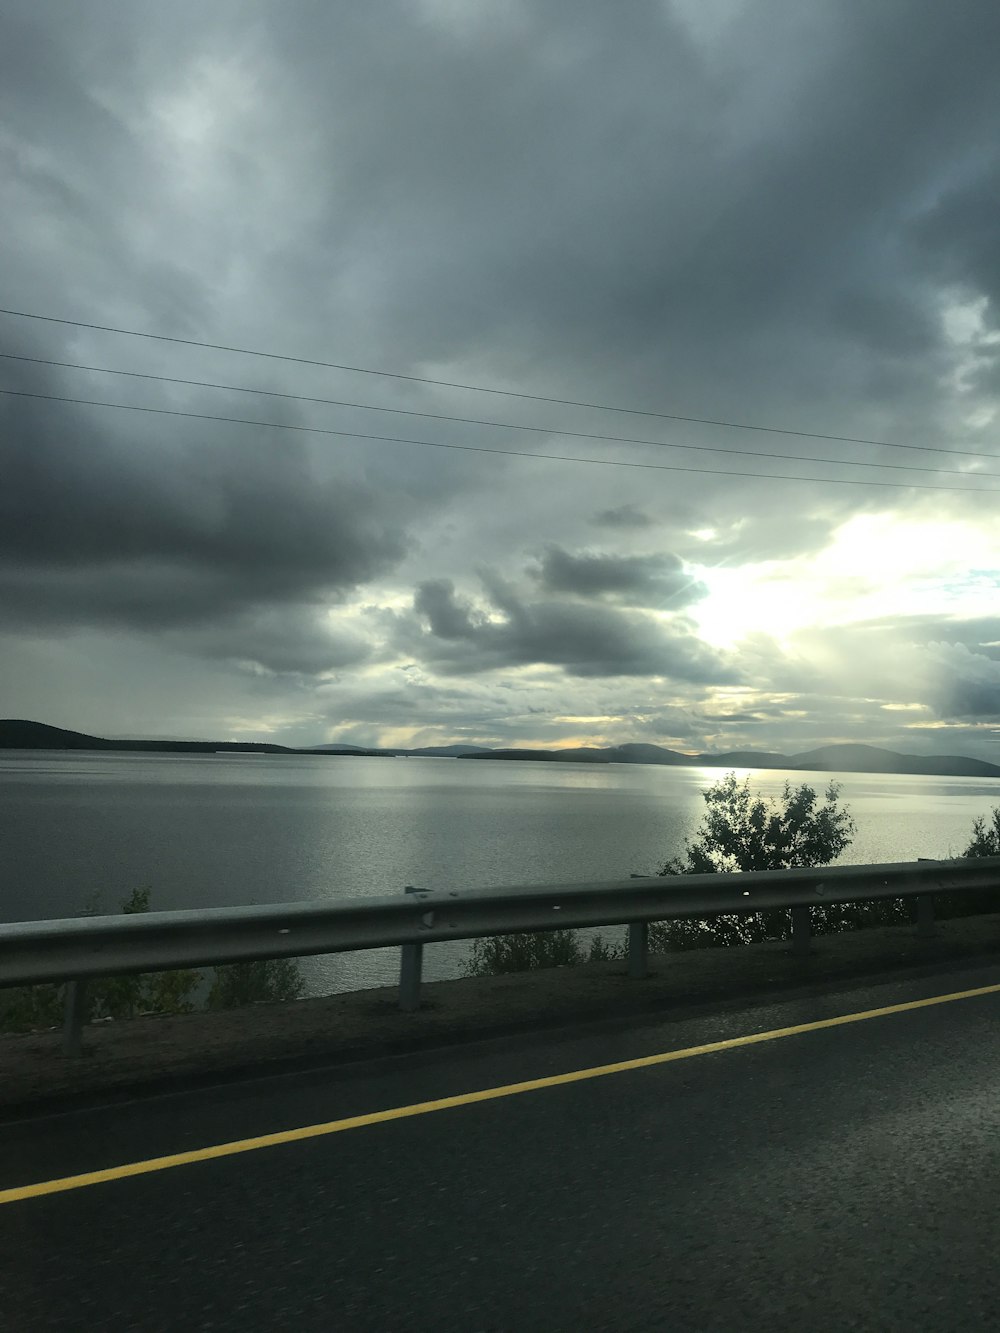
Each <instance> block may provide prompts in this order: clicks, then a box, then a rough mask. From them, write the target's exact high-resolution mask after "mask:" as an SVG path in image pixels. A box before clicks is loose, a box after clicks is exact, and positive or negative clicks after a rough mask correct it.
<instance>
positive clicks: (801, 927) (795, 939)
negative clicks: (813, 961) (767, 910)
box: [792, 907, 810, 957]
mask: <svg viewBox="0 0 1000 1333" xmlns="http://www.w3.org/2000/svg"><path fill="white" fill-rule="evenodd" d="M809 928H810V920H809V908H808V907H793V908H792V953H794V954H798V955H799V956H800V957H803V956H804V955H805V954H807V953H808V952H809Z"/></svg>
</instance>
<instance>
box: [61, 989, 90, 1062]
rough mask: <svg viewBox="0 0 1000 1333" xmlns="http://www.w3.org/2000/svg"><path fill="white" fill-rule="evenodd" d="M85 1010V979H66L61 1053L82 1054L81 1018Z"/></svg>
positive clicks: (69, 1054)
mask: <svg viewBox="0 0 1000 1333" xmlns="http://www.w3.org/2000/svg"><path fill="white" fill-rule="evenodd" d="M86 1011H87V983H86V981H67V983H66V1000H65V1009H64V1016H63V1055H68V1056H70V1057H71V1058H75V1057H76V1056H79V1055H82V1054H83V1020H84V1018H85V1017H86Z"/></svg>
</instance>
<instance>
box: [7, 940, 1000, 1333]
mask: <svg viewBox="0 0 1000 1333" xmlns="http://www.w3.org/2000/svg"><path fill="white" fill-rule="evenodd" d="M983 987H993V988H994V989H993V990H990V991H988V992H987V993H985V994H978V995H971V996H969V995H966V996H965V997H964V998H959V999H941V998H940V997H946V996H949V995H952V994H954V993H956V992H966V991H969V990H975V989H979V988H983ZM918 1000H934V1001H935V1002H934V1003H930V1004H924V1005H920V1006H919V1007H912V1008H904V1009H902V1010H897V1011H895V1012H888V1013H880V1014H876V1015H875V1016H872V1017H860V1018H858V1017H855V1016H857V1015H859V1014H865V1013H867V1012H868V1011H871V1010H873V1009H883V1008H885V1007H887V1006H897V1005H910V1004H912V1003H913V1002H914V1001H918ZM841 1017H844V1018H849V1019H850V1021H846V1022H843V1023H833V1024H831V1022H830V1020H831V1019H834V1018H841ZM801 1025H805V1028H804V1030H800V1031H796V1032H791V1033H789V1032H787V1031H785V1029H787V1028H788V1027H790V1026H801ZM748 1038H750V1039H751V1040H747V1039H748ZM713 1043H727V1044H725V1045H723V1046H722V1047H718V1046H716V1047H715V1048H714V1049H710V1050H708V1051H704V1050H699V1049H698V1048H701V1047H703V1046H705V1045H706V1044H713ZM663 1057H669V1058H663ZM620 1062H632V1064H631V1067H629V1068H625V1069H618V1070H616V1071H610V1072H609V1071H607V1070H606V1069H604V1068H603V1067H605V1066H607V1065H608V1064H614V1063H620ZM595 1071H597V1072H595ZM564 1075H572V1078H571V1079H569V1080H568V1081H567V1080H564V1079H563V1078H562V1076H564ZM536 1079H537V1080H540V1081H541V1082H540V1085H539V1086H535V1087H533V1088H530V1089H520V1088H518V1087H517V1086H512V1085H518V1084H521V1083H523V1082H524V1081H526V1080H536ZM483 1090H493V1092H492V1093H491V1094H490V1096H489V1097H488V1098H486V1099H485V1100H470V1099H469V1098H468V1096H467V1094H470V1093H476V1092H482V1091H483ZM448 1098H452V1099H454V1101H453V1102H451V1103H449V1104H447V1105H445V1106H431V1107H427V1106H425V1105H423V1104H424V1103H428V1102H431V1103H434V1102H440V1101H441V1100H442V1099H448ZM399 1108H404V1109H405V1114H402V1115H400V1114H394V1115H393V1117H392V1118H383V1117H382V1115H381V1113H383V1112H386V1111H390V1110H391V1111H398V1109H399ZM350 1118H356V1120H353V1121H351V1120H350ZM345 1119H348V1120H349V1123H348V1124H347V1125H344V1124H343V1123H342V1122H343V1121H344V1120H345ZM310 1126H319V1127H321V1128H320V1129H318V1130H310V1134H311V1137H305V1138H295V1137H294V1132H295V1131H297V1130H299V1129H302V1128H307V1127H310ZM259 1136H278V1138H279V1140H280V1141H278V1142H271V1143H270V1144H266V1145H260V1144H255V1143H253V1142H247V1141H248V1140H253V1139H255V1138H258V1137H259ZM221 1144H234V1145H236V1147H237V1148H238V1151H236V1150H234V1151H232V1152H231V1153H230V1155H225V1156H221V1157H212V1156H209V1155H206V1153H205V1150H206V1149H213V1147H215V1146H217V1145H221ZM176 1154H188V1156H187V1157H186V1158H184V1159H183V1160H182V1161H181V1162H179V1163H178V1162H175V1163H173V1164H171V1163H170V1162H164V1161H163V1160H162V1159H163V1158H164V1157H169V1156H171V1155H176ZM130 1163H132V1164H134V1163H145V1164H146V1165H145V1166H144V1167H142V1173H141V1174H137V1175H134V1176H128V1175H122V1174H121V1168H122V1167H123V1166H125V1165H127V1164H130ZM151 1168H152V1169H151ZM102 1171H106V1172H107V1173H108V1177H107V1178H100V1179H97V1180H94V1179H92V1178H90V1179H88V1175H89V1173H94V1172H102ZM75 1177H81V1178H80V1179H70V1180H69V1182H68V1183H69V1185H70V1187H69V1188H63V1187H60V1188H59V1189H58V1191H57V1192H53V1193H47V1194H46V1193H42V1194H36V1193H34V1192H33V1191H34V1190H35V1188H36V1187H38V1186H40V1185H42V1186H44V1185H45V1182H50V1181H54V1180H65V1179H66V1178H75ZM0 1191H5V1193H3V1194H0V1200H3V1201H2V1202H0V1287H2V1299H0V1324H2V1326H3V1327H4V1328H9V1329H11V1330H17V1331H18V1333H33V1330H36V1329H38V1330H41V1329H60V1330H61V1329H65V1330H88V1333H89V1331H90V1330H96V1329H102V1330H103V1329H107V1330H112V1331H114V1333H117V1331H118V1330H125V1329H142V1330H147V1329H148V1330H161V1329H162V1330H168V1329H170V1330H173V1329H183V1330H203V1329H204V1330H209V1329H226V1330H229V1329H233V1330H241V1333H248V1331H249V1330H256V1329H294V1330H313V1329H316V1330H338V1333H339V1331H340V1330H394V1329H406V1330H419V1331H422V1330H435V1333H437V1331H438V1330H452V1329H454V1330H462V1331H463V1333H467V1331H469V1330H518V1331H519V1333H520V1331H521V1330H536V1329H537V1330H561V1329H569V1330H591V1329H597V1330H599V1329H615V1330H632V1329H635V1330H640V1329H643V1330H645V1329H664V1330H671V1331H672V1333H673V1331H677V1330H716V1329H717V1330H727V1333H733V1330H744V1329H747V1330H756V1329H761V1330H764V1329H766V1330H768V1331H769V1333H773V1330H775V1329H783V1330H798V1329H802V1330H806V1329H808V1330H811V1331H812V1330H826V1329H872V1330H879V1331H880V1333H882V1331H884V1330H894V1329H900V1330H903V1329H905V1330H907V1331H908V1333H914V1330H934V1331H935V1333H940V1330H943V1329H948V1330H961V1329H996V1327H997V1326H998V1323H1000V1264H998V1263H997V1258H996V1237H997V1234H998V1233H1000V966H994V967H989V968H982V967H980V968H976V969H968V970H961V971H959V970H953V971H949V972H944V971H942V972H940V973H938V974H937V975H934V976H924V977H923V978H922V979H919V980H913V979H911V980H908V981H900V980H898V979H897V980H895V981H893V982H889V983H886V984H882V985H874V986H867V987H865V988H857V989H853V990H846V989H845V990H841V991H839V992H836V993H824V994H813V995H798V996H796V997H792V998H788V997H784V998H782V999H781V1000H780V1002H774V1003H766V1004H759V1005H755V1006H753V1007H735V1006H734V1007H732V1008H729V1009H728V1010H722V1011H720V1010H719V1009H716V1010H714V1011H703V1012H698V1013H694V1012H691V1013H687V1014H685V1015H681V1016H678V1017H676V1018H675V1019H674V1020H673V1021H669V1022H665V1021H662V1020H658V1021H657V1022H656V1023H650V1024H647V1025H645V1026H640V1027H634V1026H633V1027H631V1028H628V1027H625V1026H623V1025H620V1024H619V1025H608V1026H604V1027H601V1026H598V1027H593V1028H590V1029H588V1030H587V1031H584V1032H574V1033H568V1032H561V1033H555V1034H553V1033H548V1034H539V1035H538V1036H537V1037H535V1038H533V1039H528V1038H520V1039H517V1040H514V1039H507V1040H504V1041H502V1042H491V1043H488V1044H483V1045H481V1046H477V1047H468V1046H466V1047H460V1048H456V1049H453V1050H449V1051H438V1052H435V1053H432V1054H422V1055H420V1056H419V1057H407V1058H400V1059H394V1060H391V1061H383V1062H379V1063H372V1064H368V1065H355V1066H351V1067H340V1068H336V1069H330V1070H318V1071H312V1072H310V1073H307V1074H303V1073H297V1074H294V1075H283V1076H280V1077H272V1078H267V1079H260V1080H256V1081H250V1082H243V1083H239V1084H231V1085H228V1086H222V1087H217V1088H210V1089H203V1090H199V1091H186V1092H183V1093H177V1094H175V1095H170V1096H159V1097H153V1098H146V1099H142V1100H136V1101H132V1102H125V1103H118V1104H110V1105H108V1106H104V1107H92V1108H88V1109H83V1108H80V1109H75V1110H71V1111H66V1112H63V1113H60V1114H57V1115H49V1116H44V1117H36V1118H33V1119H28V1120H23V1121H18V1122H15V1123H9V1124H6V1125H2V1126H0Z"/></svg>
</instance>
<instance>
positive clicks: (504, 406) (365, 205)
mask: <svg viewBox="0 0 1000 1333" xmlns="http://www.w3.org/2000/svg"><path fill="white" fill-rule="evenodd" d="M998 208H1000V7H998V6H997V5H996V4H995V2H994V0H953V2H952V3H951V4H948V5H942V4H940V3H938V0H878V3H874V4H864V5H862V4H858V3H857V0H753V2H752V3H751V2H750V0H626V2H625V3H623V4H620V5H609V4H606V3H604V2H603V0H602V2H600V3H598V2H597V0H574V3H572V4H570V3H568V0H563V2H562V3H559V2H557V0H551V2H546V0H536V2H535V3H528V0H407V3H398V4H397V3H390V2H389V0H371V3H369V4H366V5H356V4H349V3H344V2H343V0H315V2H314V0H281V3H280V4H279V3H277V0H271V2H270V3H262V2H261V0H239V3H231V2H230V0H214V2H213V4H211V5H205V4H202V3H198V4H194V3H189V0H172V3H171V4H169V5H163V4H161V3H155V4H154V3H152V0H130V3H128V4H123V3H121V2H120V0H115V2H114V3H109V2H108V0H88V3H87V4H86V5H80V4H78V3H76V0H47V3H45V4H44V5H39V4H37V3H35V2H34V0H8V2H7V3H6V4H5V5H4V7H3V15H2V17H0V216H2V217H3V219H4V226H3V228H2V229H0V272H2V273H3V284H2V304H3V307H4V308H5V310H7V311H8V312H19V313H3V314H0V352H2V354H3V355H2V357H0V389H2V390H3V393H0V716H5V717H19V718H31V719H34V720H37V721H44V722H48V723H51V724H53V725H57V726H62V727H69V728H73V729H76V730H81V731H86V732H91V733H95V734H99V735H105V736H115V737H124V736H155V737H176V738H210V739H221V740H229V739H232V740H241V741H248V740H268V741H276V742H279V743H282V744H289V745H309V744H320V743H330V742H337V741H340V742H344V743H348V744H356V745H378V744H381V745H413V746H418V745H432V744H447V743H451V742H469V743H476V744H483V745H490V746H511V745H542V746H553V747H555V746H559V745H571V744H572V745H578V744H597V745H601V744H614V743H621V742H626V741H652V742H655V743H658V744H661V745H666V746H670V747H673V748H676V749H680V750H685V751H704V750H715V751H718V750H729V749H735V748H746V747H753V748H758V749H766V750H768V749H770V750H773V749H777V750H783V751H786V752H794V751H801V750H805V749H809V748H812V747H814V746H817V745H822V744H827V743H835V742H845V741H847V742H854V741H864V742H868V743H872V744H881V745H888V746H890V747H892V748H895V749H900V750H904V751H908V752H912V753H921V754H922V753H958V754H967V755H974V756H979V757H981V758H985V759H994V760H997V761H1000V598H998V580H1000V523H997V521H996V514H997V508H998V506H997V500H998V499H1000V417H998V406H1000V314H998V312H1000V227H998V226H997V217H998ZM95 325H99V326H102V328H95V327H87V326H95ZM112 329H117V330H128V331H131V332H128V333H125V332H111V331H109V330H112ZM136 334H147V335H156V336H155V337H140V336H135V335H136ZM195 344H202V345H195ZM204 344H213V345H214V346H211V347H209V346H205V345H204ZM223 349H230V350H223ZM233 349H235V350H233ZM263 353H266V354H267V355H261V354H263ZM53 362H59V363H62V364H59V365H56V364H52V363H53ZM317 363H321V364H317ZM88 368H89V369H88ZM102 372H103V373H102ZM107 372H118V373H107ZM122 372H130V374H124V373H122ZM181 381H186V382H181ZM213 386H216V387H213ZM217 386H222V387H217ZM455 386H466V387H455ZM81 400H89V401H81ZM317 400H324V401H317ZM107 404H114V405H115V406H108V405H107ZM185 414H186V415H185ZM220 418H228V420H220ZM234 418H238V419H239V420H233V419H234ZM725 423H729V424H725ZM758 428H764V429H758ZM324 432H326V433H324ZM372 437H382V438H372ZM386 437H389V438H386ZM817 437H825V438H817ZM831 437H833V438H831ZM505 455H506V456H505Z"/></svg>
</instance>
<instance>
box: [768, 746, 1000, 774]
mask: <svg viewBox="0 0 1000 1333" xmlns="http://www.w3.org/2000/svg"><path fill="white" fill-rule="evenodd" d="M787 767H789V768H801V769H811V770H814V771H819V772H840V773H917V774H922V775H925V776H931V777H968V778H996V777H1000V768H998V767H997V765H996V764H990V763H987V762H986V760H985V759H967V758H966V757H965V756H964V755H954V754H939V755H915V754H897V753H896V751H895V750H883V749H880V748H879V747H878V746H877V745H824V746H822V747H821V748H820V749H818V750H808V751H806V752H805V753H804V754H795V755H792V756H791V758H790V759H789V761H788V765H787Z"/></svg>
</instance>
